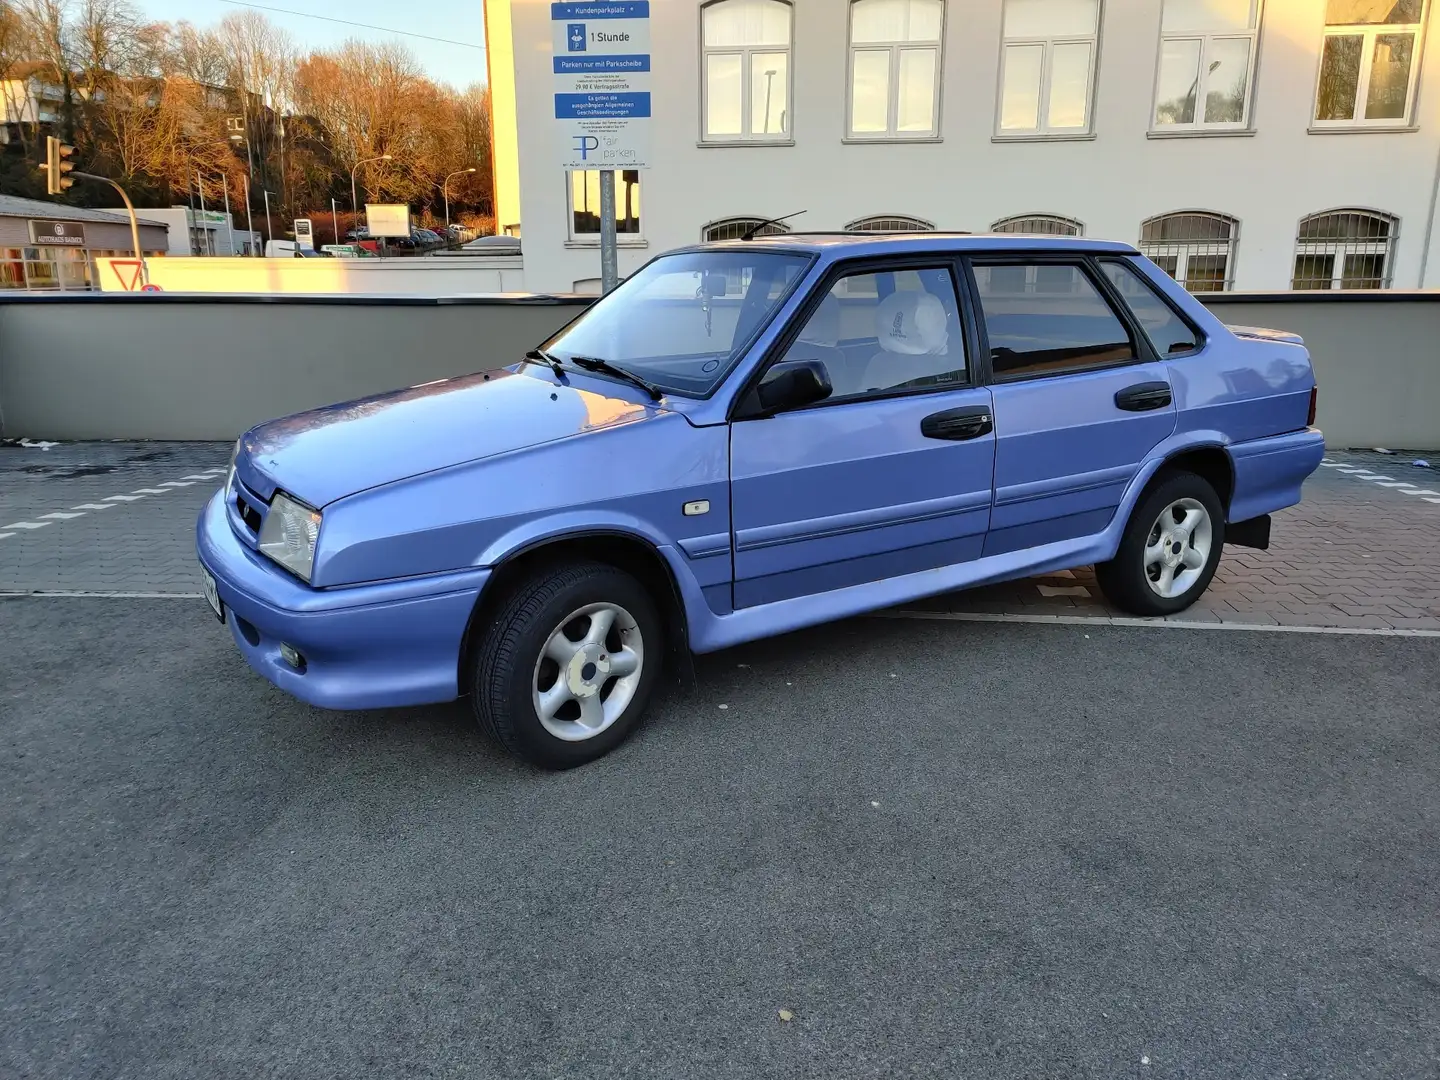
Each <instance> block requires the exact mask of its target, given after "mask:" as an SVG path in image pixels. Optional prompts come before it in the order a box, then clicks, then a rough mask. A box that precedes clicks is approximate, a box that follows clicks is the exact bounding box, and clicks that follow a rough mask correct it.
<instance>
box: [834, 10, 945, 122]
mask: <svg viewBox="0 0 1440 1080" xmlns="http://www.w3.org/2000/svg"><path fill="white" fill-rule="evenodd" d="M863 2H864V0H849V2H848V3H847V4H846V5H845V6H846V8H847V11H846V18H847V20H848V22H847V25H846V28H845V41H846V44H847V46H848V52H847V53H846V55H845V138H846V139H847V140H849V141H853V142H907V141H908V142H938V141H940V100H941V95H940V88H941V87H942V86H943V85H944V84H945V20H946V16H947V15H948V14H949V12H948V10H947V9H948V8H949V5H948V4H947V3H946V2H945V0H940V36H939V37H938V38H935V39H934V40H929V39H926V40H923V41H919V40H917V41H866V42H861V43H860V44H858V45H857V44H856V43H855V7H856V5H857V4H861V3H863ZM926 48H933V49H934V50H935V79H934V84H933V85H932V86H931V88H930V93H931V95H932V96H931V105H930V119H931V124H930V130H929V131H900V130H899V113H900V54H901V53H902V52H904V51H906V50H907V49H912V50H921V49H926ZM862 52H888V53H889V54H890V85H889V87H888V89H887V90H886V96H885V130H884V131H856V130H855V56H856V54H857V53H862Z"/></svg>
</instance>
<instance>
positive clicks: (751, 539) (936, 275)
mask: <svg viewBox="0 0 1440 1080" xmlns="http://www.w3.org/2000/svg"><path fill="white" fill-rule="evenodd" d="M958 269H959V268H958V264H956V263H954V262H953V261H950V260H945V259H939V260H936V259H931V260H929V261H925V262H918V263H914V262H910V263H899V262H895V261H889V262H882V263H875V262H874V261H871V262H867V263H855V264H849V265H848V266H847V267H845V268H843V269H841V270H838V271H836V272H835V273H834V274H832V275H831V277H830V278H829V279H828V280H827V281H826V282H824V283H822V285H821V286H820V287H819V288H817V290H816V295H815V297H814V298H813V299H812V302H811V304H810V306H809V309H808V312H807V314H805V315H802V316H801V317H799V318H798V319H797V320H796V325H797V326H798V327H799V329H798V330H797V331H796V332H795V333H794V334H793V336H792V337H791V338H790V339H789V340H788V343H787V342H786V341H785V340H782V343H781V346H780V348H779V349H777V350H776V352H775V354H774V358H775V359H780V360H786V361H789V360H818V361H820V362H821V363H822V364H823V365H824V366H825V369H826V372H827V374H828V376H829V379H830V382H831V384H832V387H833V390H832V393H831V395H830V397H829V398H828V399H826V400H824V401H822V402H820V403H818V404H815V405H811V406H808V407H805V408H799V409H795V410H793V411H789V412H781V413H779V414H777V415H773V416H766V417H760V418H751V419H737V420H735V421H734V422H733V423H732V425H731V435H730V469H731V500H732V502H731V514H732V518H731V520H732V529H733V537H732V539H733V545H734V557H735V607H736V608H737V609H739V608H744V607H751V606H754V605H757V604H767V603H773V602H776V601H781V600H788V599H791V598H793V597H796V596H801V595H806V594H811V593H818V592H826V591H829V590H832V589H840V588H845V587H847V586H851V585H858V584H861V583H864V582H869V581H876V580H879V579H882V578H888V577H893V576H896V575H899V574H907V573H913V572H916V571H921V570H927V569H932V568H934V567H937V566H946V565H950V564H953V563H959V562H964V561H966V560H969V559H974V558H978V557H979V555H980V553H981V550H982V548H983V545H984V539H985V532H986V530H987V528H988V526H989V519H990V494H991V491H990V485H991V474H992V471H993V468H994V462H995V435H994V425H993V423H992V420H991V416H992V413H991V399H990V392H989V390H987V389H986V388H985V387H983V386H976V385H973V380H972V371H971V367H972V366H971V365H970V364H968V363H967V348H966V336H967V335H966V332H965V330H964V323H963V322H962V319H961V317H960V306H959V303H958V300H957V295H958V290H957V280H958V279H957V276H956V275H957V273H958Z"/></svg>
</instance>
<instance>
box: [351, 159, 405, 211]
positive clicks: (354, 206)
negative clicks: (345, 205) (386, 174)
mask: <svg viewBox="0 0 1440 1080" xmlns="http://www.w3.org/2000/svg"><path fill="white" fill-rule="evenodd" d="M394 159H395V155H394V154H381V155H380V156H379V157H370V158H363V159H362V160H360V161H357V162H356V163H355V168H354V169H351V170H350V209H351V210H353V211H354V212H355V213H357V214H358V213H360V200H359V199H358V198H357V197H356V195H355V170H356V169H358V168H360V166H361V165H368V164H370V162H372V161H393V160H394Z"/></svg>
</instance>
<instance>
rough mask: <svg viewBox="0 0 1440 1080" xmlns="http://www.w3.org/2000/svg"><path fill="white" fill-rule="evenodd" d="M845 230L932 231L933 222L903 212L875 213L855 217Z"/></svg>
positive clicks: (933, 229) (933, 227) (933, 228)
mask: <svg viewBox="0 0 1440 1080" xmlns="http://www.w3.org/2000/svg"><path fill="white" fill-rule="evenodd" d="M845 231H846V232H934V231H935V223H934V222H933V221H926V220H925V219H924V218H918V217H907V216H905V215H904V214H876V215H875V216H874V217H863V218H857V219H856V220H855V221H852V222H850V224H848V225H846V226H845Z"/></svg>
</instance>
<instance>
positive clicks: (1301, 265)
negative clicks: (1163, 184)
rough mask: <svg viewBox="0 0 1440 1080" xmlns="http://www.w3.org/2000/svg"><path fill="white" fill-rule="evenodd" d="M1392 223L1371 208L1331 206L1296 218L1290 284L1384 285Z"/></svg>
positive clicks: (1331, 286)
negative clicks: (1330, 208)
mask: <svg viewBox="0 0 1440 1080" xmlns="http://www.w3.org/2000/svg"><path fill="white" fill-rule="evenodd" d="M1395 233H1396V222H1395V219H1394V218H1393V217H1391V216H1390V215H1389V214H1378V213H1376V212H1375V211H1373V210H1331V211H1328V212H1326V213H1324V214H1312V215H1311V216H1310V217H1307V218H1306V219H1305V220H1304V221H1302V222H1300V231H1299V234H1298V235H1297V237H1296V240H1295V276H1294V277H1293V278H1292V279H1291V282H1290V287H1291V288H1293V289H1387V288H1389V287H1390V277H1391V274H1390V264H1391V261H1392V256H1393V254H1394V250H1395Z"/></svg>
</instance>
